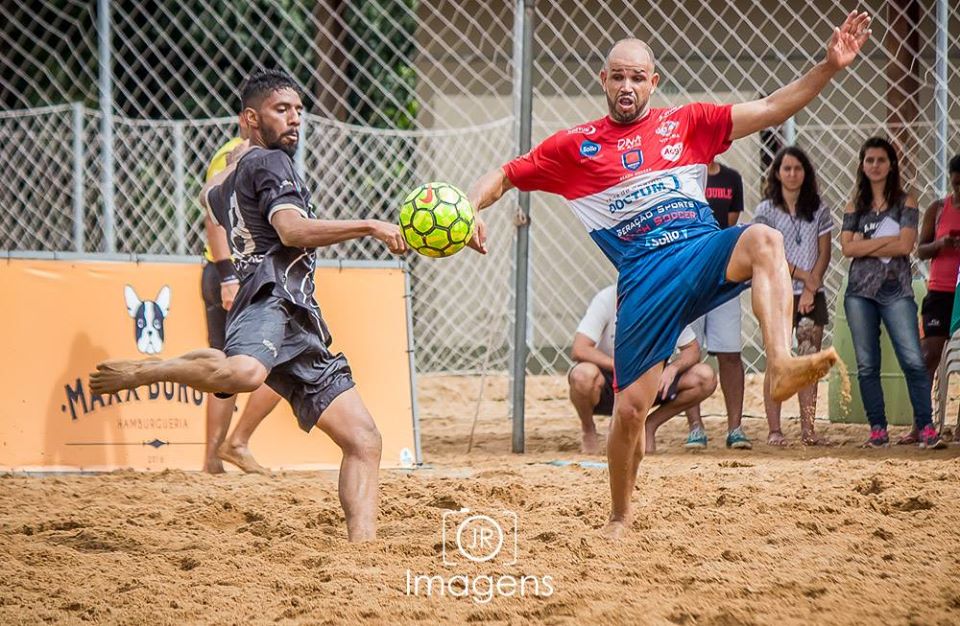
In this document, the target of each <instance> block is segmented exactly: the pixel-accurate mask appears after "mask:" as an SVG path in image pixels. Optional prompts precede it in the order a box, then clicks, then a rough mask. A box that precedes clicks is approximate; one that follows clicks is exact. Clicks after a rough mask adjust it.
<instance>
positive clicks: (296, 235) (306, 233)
mask: <svg viewBox="0 0 960 626" xmlns="http://www.w3.org/2000/svg"><path fill="white" fill-rule="evenodd" d="M270 223H271V224H272V225H273V227H274V228H275V229H277V234H278V235H280V241H282V242H283V245H285V246H290V247H293V248H322V247H324V246H332V245H333V244H335V243H342V242H344V241H350V240H353V239H360V238H362V237H374V238H376V239H379V240H380V241H382V242H383V243H385V244H387V247H388V248H389V249H390V252H393V253H394V254H400V253H401V252H406V251H407V242H406V240H405V239H404V238H403V233H401V232H400V227H399V226H397V225H396V224H390V223H389V222H382V221H380V220H315V219H310V218H306V217H304V216H303V215H302V214H301V213H300V212H299V211H294V210H292V209H290V210H279V211H277V212H275V213H274V214H273V217H272V218H270Z"/></svg>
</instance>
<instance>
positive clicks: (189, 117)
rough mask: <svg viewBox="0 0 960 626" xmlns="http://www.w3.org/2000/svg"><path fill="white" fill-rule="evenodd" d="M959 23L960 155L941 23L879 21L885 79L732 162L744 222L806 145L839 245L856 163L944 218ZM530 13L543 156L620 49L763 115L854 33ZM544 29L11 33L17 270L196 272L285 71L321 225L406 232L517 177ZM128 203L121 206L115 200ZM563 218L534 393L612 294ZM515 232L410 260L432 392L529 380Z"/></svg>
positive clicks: (185, 19) (802, 12)
mask: <svg viewBox="0 0 960 626" xmlns="http://www.w3.org/2000/svg"><path fill="white" fill-rule="evenodd" d="M940 2H941V4H942V6H943V7H945V8H946V9H947V17H946V19H945V20H943V24H944V25H945V26H946V29H947V37H946V42H947V44H946V46H943V47H941V49H940V53H941V54H945V55H946V61H947V63H946V74H947V78H946V84H945V86H946V88H947V89H946V92H947V94H948V96H947V108H946V121H947V128H948V130H947V133H946V136H945V137H944V136H942V133H941V132H940V129H941V128H942V126H941V120H942V118H943V116H942V115H938V113H937V110H936V107H935V104H934V99H935V91H936V89H935V87H936V86H937V84H938V78H937V74H936V67H935V65H936V58H937V54H938V48H937V42H938V37H937V30H938V28H939V27H940V26H939V25H938V21H937V20H938V17H937V11H936V10H935V9H936V7H935V6H934V5H933V4H932V3H930V4H921V3H920V2H918V1H915V0H871V1H868V2H865V3H862V4H863V5H865V6H864V7H863V8H865V9H866V10H868V11H870V12H871V14H872V15H873V17H874V23H873V33H874V34H873V37H872V41H871V42H870V43H869V44H868V48H867V50H866V53H865V55H864V56H863V58H862V59H860V60H859V61H858V62H857V63H856V65H855V66H854V67H853V68H852V69H851V70H849V71H847V72H846V73H844V74H843V75H842V76H840V77H838V79H837V81H836V82H835V83H834V84H832V85H831V86H830V87H828V88H827V90H826V91H825V93H824V94H823V96H821V97H820V98H819V99H817V100H816V101H815V102H814V103H813V104H812V105H811V106H810V107H808V108H807V109H806V110H805V111H803V112H802V113H800V114H798V115H797V117H796V119H794V120H792V121H791V122H790V123H788V124H786V125H785V126H784V127H782V128H779V129H772V131H771V132H769V133H767V136H760V135H757V136H753V137H749V138H745V139H742V140H739V141H737V142H735V143H734V146H733V148H732V149H731V150H730V151H729V152H728V153H727V154H726V155H724V156H723V157H722V161H723V162H725V163H726V164H728V165H731V166H733V167H735V168H736V169H738V170H739V171H740V172H741V174H742V175H743V178H744V184H745V191H746V212H745V215H744V216H743V217H742V219H743V220H749V219H750V218H751V217H752V211H753V207H755V206H756V205H757V203H758V202H759V199H760V181H761V179H762V176H763V171H764V168H765V167H766V164H767V163H768V162H769V159H770V156H771V153H772V151H773V150H775V149H776V147H777V146H778V145H782V144H784V143H791V142H796V143H797V144H799V145H800V146H802V147H803V148H805V149H806V150H807V151H808V153H809V154H810V155H811V157H812V158H813V160H814V162H815V165H816V166H817V168H818V174H819V178H820V186H821V192H822V195H823V196H824V198H825V200H826V201H827V202H828V204H830V205H831V206H832V207H834V217H835V223H837V224H839V221H840V212H841V211H842V206H843V204H844V202H845V201H846V199H847V198H848V197H849V195H850V192H851V189H852V183H853V174H854V170H855V160H856V153H857V150H858V148H859V146H860V144H861V143H862V141H863V140H864V139H865V138H866V137H868V136H870V135H872V134H882V135H887V136H890V137H892V138H894V140H895V141H896V143H897V144H898V145H899V146H900V148H901V149H902V152H903V155H904V161H905V164H906V167H905V171H906V173H907V177H908V181H909V183H910V185H911V187H912V189H913V191H914V192H915V193H917V194H918V195H919V196H920V199H921V204H922V206H926V205H927V204H928V203H929V202H930V201H931V200H933V199H934V198H935V197H936V196H937V195H938V194H940V193H942V192H943V189H944V186H943V184H944V181H943V180H942V175H941V174H940V172H942V168H943V167H944V165H945V164H944V163H943V162H942V161H943V159H942V156H941V155H940V154H938V150H937V145H938V144H937V139H938V138H939V139H940V140H941V141H946V142H947V143H948V146H949V149H950V151H951V153H955V152H957V151H960V95H958V94H960V47H958V44H957V34H958V33H960V7H958V6H957V5H956V3H949V2H943V1H942V0H940ZM534 4H535V30H534V37H533V42H534V43H533V50H532V52H533V64H532V68H531V76H532V79H533V93H534V100H533V118H532V122H533V136H534V141H535V142H536V141H538V140H540V139H543V138H544V137H546V136H547V135H548V134H550V133H552V132H554V131H555V130H557V129H559V128H562V127H566V126H572V125H575V124H578V123H580V122H582V121H585V120H588V119H594V118H597V117H600V116H602V115H603V114H604V113H605V104H604V99H603V95H602V93H601V90H600V88H599V82H598V79H597V73H598V71H599V69H600V67H601V65H602V63H603V58H604V55H605V54H606V52H607V50H608V49H609V47H610V45H611V44H612V43H613V42H614V41H615V40H617V39H619V38H622V37H625V36H630V35H634V36H638V37H641V38H644V39H646V40H647V41H649V42H650V44H651V45H652V47H653V49H654V50H655V52H656V54H657V64H658V70H659V72H660V74H661V75H662V81H661V87H660V89H659V90H658V93H657V95H656V96H655V98H654V102H653V104H654V105H655V106H664V105H669V104H675V103H681V102H686V101H691V100H706V101H713V102H725V101H742V100H745V99H750V98H755V97H758V96H762V95H764V94H767V93H770V92H772V91H773V90H775V89H776V88H777V87H779V86H781V85H783V84H785V83H786V82H788V81H789V80H791V79H793V78H795V77H796V76H798V75H799V74H800V73H802V72H803V71H804V70H805V69H807V68H808V67H810V66H811V65H812V64H813V63H815V62H816V60H817V59H819V58H820V57H821V56H822V54H823V48H824V45H825V42H826V41H827V39H828V38H829V36H830V32H831V29H832V27H833V26H834V25H836V24H839V23H840V22H841V21H842V19H843V16H844V14H845V12H846V11H847V10H848V9H849V8H850V7H849V6H847V5H846V4H845V3H841V2H839V1H838V0H807V1H803V2H794V3H789V4H786V3H780V2H774V1H771V0H735V1H733V2H723V3H720V2H702V3H685V2H680V1H665V2H659V3H647V4H636V3H607V2H600V1H599V0H596V1H593V0H591V1H588V0H536V2H535V3H534ZM523 5H524V2H523V1H522V0H521V1H519V2H505V1H502V0H500V1H492V0H470V1H463V2H458V1H455V0H353V1H346V0H282V1H280V2H265V1H261V0H240V1H230V2H227V1H225V0H178V1H177V2H173V1H172V0H118V1H114V2H108V0H99V1H96V0H88V1H86V2H79V1H75V0H42V1H39V2H29V3H27V2H25V1H22V0H19V1H15V2H13V3H11V6H10V7H8V8H9V10H8V11H6V13H7V15H6V16H5V17H6V18H7V21H6V22H5V23H4V24H3V25H0V65H2V66H3V72H2V78H0V108H2V109H3V110H2V111H0V165H2V167H3V171H4V173H5V176H4V177H3V178H2V180H0V201H2V203H3V207H2V209H0V211H2V213H0V250H18V251H25V250H79V251H84V252H88V253H95V252H101V251H108V250H109V251H113V250H116V251H118V252H125V253H151V254H198V253H199V251H200V249H201V248H202V222H201V213H200V211H199V208H198V207H197V204H196V201H195V197H196V193H197V191H198V190H199V186H200V177H201V175H202V172H203V171H204V168H205V164H206V161H207V159H209V157H210V155H211V154H212V153H213V152H214V151H215V150H216V148H217V147H218V146H219V145H220V144H222V143H223V142H224V141H225V140H226V139H228V138H229V137H231V136H232V135H233V134H234V133H235V132H236V131H235V128H234V114H235V110H236V108H237V106H238V104H239V103H238V97H237V86H238V85H239V83H240V81H241V80H242V79H243V77H244V76H245V75H246V74H247V73H248V72H249V71H250V70H251V69H253V68H254V67H256V66H268V67H272V66H279V67H283V68H284V69H286V70H287V71H289V72H290V73H291V74H292V75H293V76H295V77H296V78H297V80H298V81H300V82H301V83H302V85H303V87H304V89H305V91H306V93H307V95H308V98H307V102H306V105H307V108H308V111H309V115H308V116H307V117H306V120H305V129H304V132H303V140H302V142H301V143H302V147H301V152H300V153H299V154H298V158H297V165H298V168H300V169H301V171H302V172H303V174H304V176H305V178H306V180H307V182H308V184H309V185H310V186H311V189H312V191H313V192H314V198H315V201H316V204H317V206H318V207H319V209H320V212H321V213H322V214H323V215H325V216H328V217H343V218H347V217H360V216H363V217H380V218H384V219H391V220H392V219H394V218H395V215H396V209H397V204H398V199H399V198H400V197H401V196H402V195H403V194H404V192H405V191H406V190H408V189H410V188H412V187H413V186H414V185H415V184H417V183H419V182H422V181H426V180H446V181H449V182H452V183H454V184H456V185H458V186H460V187H464V188H465V187H467V186H468V185H469V184H470V182H471V181H472V180H474V179H475V178H476V177H477V176H479V175H480V174H482V173H483V172H485V171H487V170H489V169H491V168H493V167H495V166H497V165H499V164H502V163H503V162H505V161H506V160H508V159H509V158H511V157H513V156H514V155H515V154H516V151H517V148H516V146H517V145H518V140H517V135H518V131H517V128H518V126H519V119H518V111H519V107H518V93H519V88H518V85H519V80H518V79H517V77H518V75H519V72H520V67H519V62H518V60H519V59H521V58H522V55H521V50H520V49H519V47H518V45H516V42H517V41H519V38H518V37H517V35H516V33H515V30H516V26H517V20H516V19H515V17H516V15H517V14H518V12H519V11H521V10H522V8H523ZM104 25H108V28H104ZM106 34H109V35H110V36H109V38H108V37H105V36H104V35H106ZM98 35H99V36H98ZM106 67H109V68H110V71H109V72H105V71H102V70H104V69H105V68H106ZM108 78H109V80H107V79H108ZM108 153H109V157H110V158H107V156H108ZM111 161H112V164H113V165H112V168H111V167H110V162H111ZM107 170H109V171H107ZM110 180H112V181H113V184H112V186H111V187H110V189H109V191H112V193H105V187H104V184H105V181H106V182H107V183H109V181H110ZM562 204H563V203H562V201H560V200H559V199H558V198H555V197H551V196H546V195H542V194H534V197H533V205H532V226H531V250H530V271H529V276H530V296H531V298H530V314H529V319H530V321H531V331H530V333H529V335H528V341H529V344H530V349H531V351H530V358H529V360H528V369H529V370H531V371H535V372H548V373H553V372H562V371H564V370H565V369H566V368H567V367H568V366H569V356H568V353H569V351H568V348H569V345H570V343H571V341H572V334H573V331H574V328H575V327H576V324H577V322H578V321H579V318H580V316H581V315H582V314H583V312H584V310H585V309H586V306H587V303H588V302H589V300H590V298H591V297H592V295H593V294H594V293H595V292H596V291H597V290H598V289H599V288H601V287H602V286H604V285H606V284H608V283H610V282H611V281H612V280H613V279H614V272H613V268H612V267H611V266H610V265H609V263H608V262H607V261H606V260H605V259H604V258H603V257H602V255H601V254H600V253H599V251H598V250H597V249H596V248H595V246H594V244H593V243H592V242H591V241H590V239H589V237H588V236H587V235H586V233H585V232H583V230H582V228H581V227H580V225H579V223H577V222H576V220H575V218H573V216H572V215H571V214H570V212H569V211H568V210H567V209H566V208H564V207H563V206H562ZM108 205H109V206H108ZM514 207H515V198H514V197H510V198H508V199H505V200H504V201H503V202H501V206H499V207H498V208H495V209H493V210H491V211H490V212H489V214H488V215H487V216H486V218H487V221H488V226H489V227H490V231H491V232H490V245H491V254H490V255H489V256H488V257H487V258H480V257H479V256H478V255H473V254H472V253H463V254H460V255H458V256H456V257H454V258H451V259H446V260H439V261H438V260H428V259H422V258H412V259H411V260H410V262H411V270H412V274H413V278H414V280H413V297H414V302H413V310H414V334H415V341H416V345H417V366H418V369H419V370H420V371H425V372H435V371H443V372H467V371H474V372H475V371H480V370H505V369H507V367H508V362H509V355H510V352H511V342H512V333H511V322H512V318H513V306H512V298H513V276H512V275H513V272H514V260H513V259H514V254H513V239H514V238H513V231H514V226H513V211H514ZM834 248H835V250H834V256H833V262H832V264H831V266H830V269H829V271H828V274H827V277H826V284H827V287H828V294H829V300H830V304H831V306H832V305H833V304H834V302H835V300H836V298H837V295H838V289H839V286H840V283H841V282H842V279H843V276H844V275H845V267H846V264H845V263H844V262H843V261H842V257H841V255H840V253H839V240H838V239H835V243H834ZM322 255H324V256H328V257H334V256H338V257H341V258H350V259H379V258H384V257H385V252H384V250H383V249H382V247H381V246H379V245H378V244H376V242H371V241H358V242H352V243H350V244H344V245H340V246H335V247H332V248H330V249H327V250H324V251H322ZM922 271H923V268H921V267H918V272H922ZM321 288H322V286H321ZM744 310H745V311H748V310H749V306H745V308H744ZM743 334H744V342H745V355H746V357H747V360H748V365H749V366H750V367H751V368H756V367H757V366H761V365H762V361H761V357H760V354H761V351H760V346H759V343H760V341H759V340H760V335H759V332H758V330H757V328H756V324H755V322H754V320H753V319H752V316H750V315H749V314H747V315H745V316H744V324H743ZM827 341H829V329H828V339H827Z"/></svg>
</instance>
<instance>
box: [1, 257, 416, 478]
mask: <svg viewBox="0 0 960 626" xmlns="http://www.w3.org/2000/svg"><path fill="white" fill-rule="evenodd" d="M200 274H201V267H200V265H199V264H197V263H167V262H157V263H143V262H140V263H135V262H108V261H64V260H28V259H8V260H6V261H0V293H2V294H3V304H2V306H0V337H2V344H3V346H4V352H5V356H4V368H3V375H2V376H0V385H2V392H0V469H3V470H15V471H38V470H89V471H107V470H113V469H118V468H133V469H137V470H162V469H183V470H196V469H200V467H201V466H202V462H203V454H204V432H205V431H204V429H205V403H206V394H204V393H201V392H199V391H197V390H195V389H192V388H190V387H188V386H186V385H177V384H173V383H166V384H157V385H149V386H144V387H140V388H138V389H135V390H131V391H127V392H120V393H118V394H113V395H109V396H100V395H96V394H91V393H90V391H89V390H88V382H87V376H88V375H89V373H90V372H92V371H93V370H94V367H95V365H96V363H98V362H100V361H103V360H107V359H129V358H146V357H148V356H156V357H159V358H170V357H173V356H177V355H180V354H183V353H185V352H189V351H190V350H194V349H197V348H202V347H206V324H205V320H204V307H203V300H202V298H201V295H200ZM316 284H317V300H318V302H319V303H320V306H321V309H322V311H323V316H324V318H325V320H326V321H327V324H328V325H329V327H330V329H331V331H332V333H333V338H334V343H333V345H332V346H331V349H332V350H333V351H334V352H337V351H343V352H344V354H345V355H346V356H347V359H348V361H349V362H350V365H351V367H352V369H353V374H354V379H355V380H356V382H357V388H358V390H359V391H360V395H361V397H362V398H363V401H364V403H365V404H366V406H367V408H368V409H369V410H370V413H371V414H372V415H373V417H374V419H375V420H376V422H377V426H378V427H379V428H380V432H381V434H382V435H383V463H382V464H383V466H384V467H401V466H410V465H412V464H413V463H414V462H415V460H417V454H416V451H417V450H418V446H417V445H416V425H415V415H414V403H413V396H412V385H411V380H412V378H411V360H410V355H409V351H408V350H409V344H408V338H409V327H408V323H407V321H408V317H407V299H406V277H405V275H404V272H403V270H402V269H400V268H399V267H397V266H392V267H374V266H371V267H321V268H318V269H317V273H316ZM140 303H144V304H149V303H153V305H155V308H154V309H153V310H154V311H155V312H158V313H160V315H151V316H150V318H151V319H150V320H145V319H144V315H143V314H142V313H141V314H140V315H137V309H138V308H140V309H142V308H143V307H137V306H131V305H132V304H137V305H139V304H140ZM151 308H152V307H151ZM148 321H149V323H150V324H151V325H153V326H154V328H155V329H156V330H159V331H160V333H159V335H160V338H159V339H158V338H157V333H152V334H151V339H150V340H149V341H148V340H146V339H144V333H143V332H138V324H139V325H140V327H141V328H142V327H143V325H144V324H145V323H147V322H148ZM245 402H246V394H242V395H241V396H240V398H239V400H238V403H237V404H238V411H237V412H236V413H235V417H234V420H233V421H234V423H236V421H237V419H238V417H237V416H239V414H240V411H242V409H243V406H244V403H245ZM251 450H252V452H253V454H254V456H256V458H257V460H259V461H260V462H261V463H262V464H263V465H265V466H267V467H270V468H272V469H328V468H336V467H338V466H339V464H340V450H339V448H337V447H336V446H335V445H334V444H333V442H332V441H330V440H329V439H328V438H327V437H326V435H324V434H323V433H322V432H320V431H319V430H317V429H313V430H312V431H311V432H310V433H309V434H307V433H304V432H303V431H302V430H300V428H299V427H298V426H297V421H296V419H295V418H294V417H293V414H292V412H291V410H290V407H289V405H288V404H287V403H286V402H281V403H280V404H279V405H278V406H277V408H276V409H275V410H274V411H273V413H271V414H270V415H269V416H268V417H267V418H266V419H265V420H264V421H263V423H262V424H261V425H260V428H259V429H258V430H257V432H256V433H254V435H253V438H252V439H251Z"/></svg>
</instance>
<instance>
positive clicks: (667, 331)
mask: <svg viewBox="0 0 960 626" xmlns="http://www.w3.org/2000/svg"><path fill="white" fill-rule="evenodd" d="M747 228H748V226H733V227H731V228H727V229H724V230H717V231H713V232H709V233H707V234H705V235H700V236H699V237H694V238H693V239H687V240H684V241H680V242H677V243H671V244H667V245H665V246H663V247H662V248H658V249H656V250H651V251H649V252H646V253H644V254H642V255H639V256H637V257H636V258H634V259H629V260H627V261H625V262H624V263H623V264H622V265H621V267H620V277H619V279H618V281H617V336H616V341H615V346H614V351H613V359H614V383H613V384H614V388H615V389H616V390H617V391H620V390H621V389H624V388H625V387H627V386H629V385H630V384H631V383H633V382H635V381H636V380H637V379H638V378H640V376H642V375H643V373H644V372H646V371H647V370H648V369H650V368H651V367H653V366H654V365H656V364H657V363H660V362H662V361H665V360H666V359H668V358H670V355H672V354H673V351H674V348H675V347H676V343H677V339H678V338H679V337H680V332H681V331H682V330H683V328H684V327H685V326H686V325H687V324H689V323H690V322H693V321H694V320H696V319H697V318H698V317H700V316H701V315H703V314H704V313H706V312H707V311H710V310H711V309H714V308H716V307H718V306H720V305H721V304H723V303H724V302H727V301H728V300H731V299H733V298H735V297H737V295H739V294H740V292H741V291H743V290H745V289H746V288H747V287H749V286H750V285H749V283H735V282H731V281H728V280H727V278H726V275H727V263H729V261H730V255H731V254H733V248H734V246H736V245H737V240H738V239H739V238H740V235H742V234H743V232H744V231H745V230H746V229H747Z"/></svg>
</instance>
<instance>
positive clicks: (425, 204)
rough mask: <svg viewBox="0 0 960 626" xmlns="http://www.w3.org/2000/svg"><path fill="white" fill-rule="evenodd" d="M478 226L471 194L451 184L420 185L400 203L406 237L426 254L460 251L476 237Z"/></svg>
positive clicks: (413, 246) (432, 255)
mask: <svg viewBox="0 0 960 626" xmlns="http://www.w3.org/2000/svg"><path fill="white" fill-rule="evenodd" d="M475 225H476V220H474V218H473V207H472V206H470V201H469V200H467V194H465V193H463V192H462V191H460V190H459V189H457V188H456V187H454V186H453V185H450V184H448V183H426V184H424V185H420V186H419V187H417V188H416V189H414V190H413V191H411V192H410V193H409V194H407V197H406V198H404V199H403V204H402V205H401V206H400V228H401V229H403V236H404V238H405V239H406V240H407V244H409V245H410V247H411V248H413V249H414V250H416V251H417V252H419V253H420V254H422V255H424V256H429V257H435V258H437V257H445V256H450V255H452V254H456V253H457V252H459V251H460V249H461V248H463V246H465V245H466V244H467V242H468V241H470V238H471V237H473V229H474V227H475Z"/></svg>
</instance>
